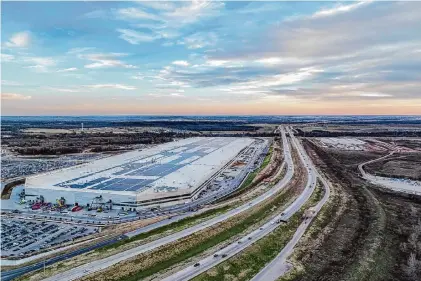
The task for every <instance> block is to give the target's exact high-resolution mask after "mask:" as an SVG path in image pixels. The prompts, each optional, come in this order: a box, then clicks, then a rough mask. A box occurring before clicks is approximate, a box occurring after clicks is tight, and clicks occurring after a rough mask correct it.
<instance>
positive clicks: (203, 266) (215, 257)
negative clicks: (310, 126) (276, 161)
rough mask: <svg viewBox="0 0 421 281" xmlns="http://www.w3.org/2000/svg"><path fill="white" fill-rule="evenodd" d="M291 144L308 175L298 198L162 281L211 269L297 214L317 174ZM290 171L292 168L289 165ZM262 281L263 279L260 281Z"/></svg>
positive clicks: (192, 275)
mask: <svg viewBox="0 0 421 281" xmlns="http://www.w3.org/2000/svg"><path fill="white" fill-rule="evenodd" d="M293 144H294V146H295V147H296V148H297V151H298V152H299V156H300V159H301V161H302V163H303V164H304V166H305V167H306V169H307V172H308V174H309V177H308V180H307V184H306V186H305V188H304V190H303V192H302V193H301V194H300V195H299V196H298V198H297V199H296V200H294V202H293V203H292V204H291V205H289V206H288V207H287V208H286V209H285V210H284V211H283V212H282V213H281V214H280V215H277V216H275V217H274V218H272V219H271V220H270V221H269V222H267V223H265V224H264V225H262V226H261V227H259V228H258V229H256V230H254V231H252V232H251V233H248V234H247V235H245V236H244V237H242V238H241V239H239V240H236V241H234V242H233V243H231V244H229V245H228V246H226V247H224V248H223V249H221V250H218V251H217V252H215V253H212V254H211V255H209V256H207V257H205V258H203V259H201V260H200V261H198V262H197V263H195V264H194V265H191V266H188V267H186V268H184V269H182V270H180V271H178V272H176V273H174V274H172V275H171V276H169V277H167V278H164V279H162V281H181V280H190V279H192V278H194V277H195V276H197V275H199V274H201V273H203V272H205V271H207V270H209V269H211V268H213V267H214V266H216V265H218V264H219V263H221V262H223V261H225V260H227V259H229V258H230V257H232V256H234V255H236V254H238V253H239V252H241V251H243V250H244V249H246V248H247V247H249V246H250V245H251V244H253V243H255V242H256V241H258V240H259V239H261V238H263V237H265V236H266V235H268V234H270V233H271V232H273V231H274V230H275V229H276V228H277V227H278V226H279V223H280V222H281V221H286V220H288V219H289V218H291V216H293V215H294V214H295V213H296V212H298V211H299V210H300V209H301V207H302V206H304V204H305V203H306V202H307V201H308V199H309V198H310V196H311V194H312V193H313V191H314V188H315V186H316V183H317V174H316V170H315V169H311V168H310V163H309V162H310V159H309V158H308V156H307V155H306V153H305V151H304V149H303V148H302V146H301V145H300V144H299V143H298V141H296V139H295V138H293ZM290 167H292V171H293V169H294V166H293V165H291V166H290ZM262 280H264V279H262Z"/></svg>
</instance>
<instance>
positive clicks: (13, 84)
mask: <svg viewBox="0 0 421 281" xmlns="http://www.w3.org/2000/svg"><path fill="white" fill-rule="evenodd" d="M1 85H2V86H21V85H22V84H21V83H19V82H15V81H9V80H1Z"/></svg>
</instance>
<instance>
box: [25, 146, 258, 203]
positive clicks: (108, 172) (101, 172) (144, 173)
mask: <svg viewBox="0 0 421 281" xmlns="http://www.w3.org/2000/svg"><path fill="white" fill-rule="evenodd" d="M253 142H254V140H253V139H251V138H189V139H183V140H179V141H175V142H170V143H165V144H161V145H157V146H155V147H153V148H149V149H144V150H136V151H132V152H127V153H123V154H119V155H116V156H111V157H105V158H102V159H100V160H96V161H93V162H90V163H87V164H83V165H78V166H74V167H70V168H66V169H61V170H57V171H53V172H48V173H45V174H40V175H37V176H33V177H29V178H27V180H26V184H25V194H26V199H27V200H35V199H36V198H40V197H41V196H42V197H43V198H44V201H45V202H53V203H54V202H56V200H57V199H59V198H61V197H63V198H64V199H65V200H66V204H75V203H77V204H78V205H81V206H87V204H90V203H91V202H92V201H93V200H94V199H95V198H101V200H103V201H104V202H109V201H110V200H111V201H112V203H113V205H117V206H123V207H130V208H136V209H141V208H145V207H150V206H156V205H160V206H165V205H171V204H178V203H180V202H183V201H186V200H189V199H191V198H192V196H194V194H196V193H197V192H198V191H199V190H200V189H201V187H202V186H203V184H204V183H205V182H206V181H207V180H208V179H209V178H211V177H212V175H214V174H215V173H217V172H218V171H219V170H220V169H221V168H223V167H224V166H225V165H226V164H227V163H229V162H230V160H231V159H233V158H234V157H235V156H236V155H237V154H238V153H239V152H240V151H242V150H243V149H245V148H246V147H248V146H250V145H251V144H252V143H253Z"/></svg>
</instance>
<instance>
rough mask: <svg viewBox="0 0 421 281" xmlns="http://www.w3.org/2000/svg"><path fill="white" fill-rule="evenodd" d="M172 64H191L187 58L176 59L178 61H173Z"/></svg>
mask: <svg viewBox="0 0 421 281" xmlns="http://www.w3.org/2000/svg"><path fill="white" fill-rule="evenodd" d="M172 64H175V65H179V66H189V65H190V64H189V63H188V62H187V61H185V60H176V61H173V62H172Z"/></svg>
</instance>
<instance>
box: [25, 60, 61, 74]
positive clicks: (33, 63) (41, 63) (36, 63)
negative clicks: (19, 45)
mask: <svg viewBox="0 0 421 281" xmlns="http://www.w3.org/2000/svg"><path fill="white" fill-rule="evenodd" d="M23 62H24V63H27V64H30V65H29V66H26V67H25V68H29V69H34V70H35V71H37V72H48V71H49V68H50V67H53V66H55V65H56V64H57V61H56V60H55V59H53V58H51V57H25V58H23Z"/></svg>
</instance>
